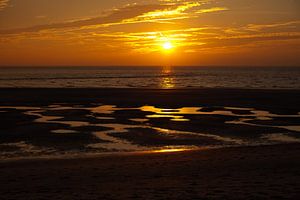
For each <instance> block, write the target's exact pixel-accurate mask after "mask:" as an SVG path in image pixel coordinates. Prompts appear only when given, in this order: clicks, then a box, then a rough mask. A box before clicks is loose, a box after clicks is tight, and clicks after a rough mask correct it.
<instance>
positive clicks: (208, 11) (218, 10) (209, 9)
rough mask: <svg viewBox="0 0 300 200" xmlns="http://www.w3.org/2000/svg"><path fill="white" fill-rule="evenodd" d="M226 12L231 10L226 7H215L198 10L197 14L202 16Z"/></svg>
mask: <svg viewBox="0 0 300 200" xmlns="http://www.w3.org/2000/svg"><path fill="white" fill-rule="evenodd" d="M226 10H229V9H228V8H225V7H214V8H208V9H201V10H198V11H197V12H196V13H197V14H202V13H211V12H220V11H226Z"/></svg>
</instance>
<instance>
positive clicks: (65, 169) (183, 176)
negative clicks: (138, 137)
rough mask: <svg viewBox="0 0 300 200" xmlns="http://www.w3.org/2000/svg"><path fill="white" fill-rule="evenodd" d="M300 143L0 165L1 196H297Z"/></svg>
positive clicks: (131, 197) (158, 197)
mask: <svg viewBox="0 0 300 200" xmlns="http://www.w3.org/2000/svg"><path fill="white" fill-rule="evenodd" d="M299 153H300V146H299V145H276V146H260V147H243V148H227V149H215V150H203V151H187V152H176V153H163V154H161V153H154V154H153V153H147V154H146V153H144V154H133V155H107V156H98V157H91V158H66V159H50V160H49V159H40V160H19V161H13V162H4V163H2V162H1V163H0V171H1V178H0V179H1V181H0V183H1V185H0V186H1V192H0V194H1V196H0V199H149V200H151V199H178V200H179V199H298V198H299V197H300V192H299V191H300V188H299V185H300V184H299V183H300V171H299V169H300V159H299Z"/></svg>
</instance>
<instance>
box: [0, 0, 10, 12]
mask: <svg viewBox="0 0 300 200" xmlns="http://www.w3.org/2000/svg"><path fill="white" fill-rule="evenodd" d="M8 2H9V0H0V10H2V9H3V8H5V7H6V6H7V5H8Z"/></svg>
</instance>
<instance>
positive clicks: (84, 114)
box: [0, 88, 300, 199]
mask: <svg viewBox="0 0 300 200" xmlns="http://www.w3.org/2000/svg"><path fill="white" fill-rule="evenodd" d="M0 93H1V98H0V111H1V112H0V115H1V120H2V121H3V123H1V129H0V133H1V134H0V151H1V162H0V171H1V176H0V179H1V180H0V182H1V186H0V187H1V192H0V199H50V198H51V199H170V198H172V199H274V198H281V199H297V198H299V197H300V193H299V190H300V188H299V185H300V184H299V183H300V170H299V169H300V166H299V165H300V159H299V153H300V144H299V131H298V128H299V124H300V118H299V111H300V103H299V102H300V101H299V99H300V91H299V90H281V89H278V90H264V89H259V90H257V89H256V90H254V89H224V88H223V89H169V90H161V89H91V88H90V89H85V88H80V89H79V88H74V89H72V88H68V89H50V88H48V89H45V88H44V89H42V88H27V89H26V88H15V89H12V88H2V89H0ZM96 136H97V137H96ZM118 148H119V149H118Z"/></svg>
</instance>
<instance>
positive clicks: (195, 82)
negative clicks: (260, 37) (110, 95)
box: [0, 67, 300, 89]
mask: <svg viewBox="0 0 300 200" xmlns="http://www.w3.org/2000/svg"><path fill="white" fill-rule="evenodd" d="M0 87H44V88H86V87H99V88H164V89H170V88H259V89H300V67H298V68H297V67H5V68H3V67H2V68H0Z"/></svg>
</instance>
